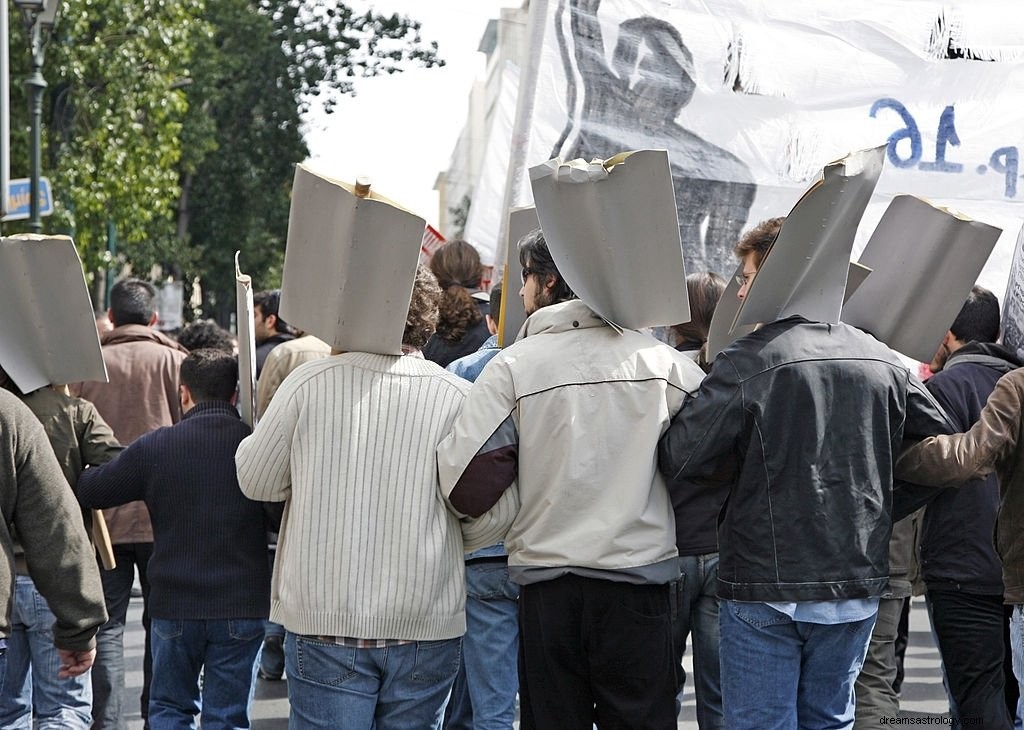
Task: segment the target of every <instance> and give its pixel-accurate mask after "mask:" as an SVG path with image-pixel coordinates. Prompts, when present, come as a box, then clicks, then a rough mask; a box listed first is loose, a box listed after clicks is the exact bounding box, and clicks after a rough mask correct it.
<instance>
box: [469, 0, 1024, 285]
mask: <svg viewBox="0 0 1024 730" xmlns="http://www.w3.org/2000/svg"><path fill="white" fill-rule="evenodd" d="M530 12H531V16H530V26H531V28H530V32H531V48H532V50H531V51H530V57H529V58H528V59H527V61H526V62H525V63H524V66H523V68H522V69H521V73H520V78H521V81H520V94H519V99H518V106H517V119H516V131H515V132H514V134H513V136H512V152H511V169H510V173H509V188H508V191H507V194H506V200H505V204H506V205H507V206H525V205H529V204H530V203H531V202H532V198H531V195H530V190H529V180H528V176H527V174H526V170H527V169H528V168H529V167H531V166H533V165H536V164H539V163H541V162H543V161H545V160H547V159H550V158H553V157H562V158H575V157H584V158H587V159H590V158H595V157H596V158H602V159H604V158H607V157H610V156H612V155H613V154H615V153H618V152H620V151H623V150H630V149H651V148H663V149H667V150H668V152H669V155H670V158H671V162H672V171H673V178H674V182H675V194H676V201H677V205H678V212H679V225H680V233H681V237H682V240H683V246H684V251H685V255H686V265H687V269H688V270H689V271H702V270H708V269H711V270H714V271H717V272H718V273H720V274H723V275H728V274H730V273H731V272H732V271H733V269H734V267H735V261H734V259H733V257H732V254H731V249H732V245H733V243H734V242H735V241H736V239H737V238H738V236H739V235H740V233H741V232H742V231H743V230H745V229H746V228H748V227H750V226H751V225H753V224H754V223H756V222H758V221H760V220H762V219H764V218H767V217H771V216H777V215H784V214H785V213H786V212H787V211H789V210H790V209H791V208H792V206H793V204H794V203H795V202H796V200H797V198H798V196H799V195H800V193H801V192H802V191H803V190H804V189H805V188H806V186H807V184H808V182H809V181H810V178H811V177H812V176H813V175H814V174H816V173H817V172H818V171H819V170H820V169H821V168H822V167H823V166H824V165H826V164H827V163H828V162H830V161H832V160H837V159H839V158H841V157H843V156H844V155H846V154H847V153H848V152H850V151H853V150H858V149H866V148H870V147H874V146H878V145H886V146H887V150H886V163H885V168H884V170H883V172H882V176H881V178H880V180H879V183H878V187H877V188H876V191H875V195H874V197H873V198H872V202H871V204H870V205H869V206H868V209H867V212H866V213H865V216H864V219H863V221H862V223H861V226H860V229H859V231H858V235H857V244H856V245H855V249H854V256H855V257H856V255H857V254H859V252H860V250H861V249H862V248H863V246H864V244H865V243H866V241H867V238H868V236H869V235H870V233H871V231H872V229H873V228H874V226H875V224H876V223H877V222H878V220H879V218H880V217H881V215H882V213H883V212H884V210H885V207H886V205H887V204H888V202H889V201H890V200H891V199H892V197H893V196H894V195H897V194H901V193H910V194H913V195H916V196H919V197H924V198H927V199H929V200H931V201H933V202H935V203H936V204H939V205H944V206H949V207H952V208H954V209H957V210H961V211H963V212H964V213H966V214H967V215H969V216H971V217H973V218H976V219H978V220H981V221H984V222H986V223H990V224H992V225H995V226H998V227H1000V228H1003V229H1005V233H1004V234H1003V237H1002V239H1000V242H999V243H998V244H997V246H996V249H995V252H994V253H993V255H992V257H991V258H990V260H989V263H988V265H987V266H986V268H985V270H984V271H983V273H982V275H981V278H980V283H982V285H984V286H987V287H988V288H990V289H993V290H994V291H996V293H997V294H1002V292H1003V290H1004V288H1005V283H1006V277H1007V272H1008V269H1009V262H1010V258H1011V256H1012V252H1013V244H1014V241H1015V240H1016V236H1017V232H1018V230H1019V229H1020V226H1021V217H1022V214H1024V207H1022V206H1021V205H1020V202H1021V200H1022V199H1024V181H1022V180H1021V172H1022V170H1021V161H1020V148H1021V145H1022V143H1024V63H1022V59H1024V3H1020V4H1017V3H991V2H990V3H971V4H966V3H960V4H954V3H941V2H929V1H926V0H918V1H907V0H874V1H873V2H871V3H850V2H848V1H846V0H789V1H788V2H785V3H778V2H761V3H758V2H751V1H750V0H716V2H714V3H708V2H703V1H701V0H533V1H532V2H531V9H530ZM476 204H477V201H474V207H475V206H476ZM638 233H642V232H638ZM907 233H908V235H913V231H908V232H907Z"/></svg>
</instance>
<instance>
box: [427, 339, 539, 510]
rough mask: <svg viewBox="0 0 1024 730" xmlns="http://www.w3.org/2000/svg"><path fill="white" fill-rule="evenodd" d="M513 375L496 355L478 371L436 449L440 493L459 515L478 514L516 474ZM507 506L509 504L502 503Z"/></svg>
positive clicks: (517, 469)
mask: <svg viewBox="0 0 1024 730" xmlns="http://www.w3.org/2000/svg"><path fill="white" fill-rule="evenodd" d="M517 421H518V419H517V414H516V394H515V389H514V385H513V381H512V376H511V373H510V372H509V369H508V365H507V364H506V362H505V360H504V358H503V357H502V356H501V355H498V356H497V357H495V358H494V359H493V360H491V362H490V364H488V366H487V367H486V368H484V369H483V372H481V374H480V377H479V378H478V379H477V381H476V382H475V383H474V384H473V387H472V388H471V389H470V391H469V395H468V396H467V397H466V400H465V401H464V402H463V404H462V410H461V411H460V412H459V415H458V416H456V418H455V423H454V424H453V426H452V431H451V433H449V434H448V436H447V437H445V439H444V440H443V441H442V442H441V443H440V445H439V446H438V447H437V467H438V476H439V477H440V484H441V493H442V496H444V498H445V500H446V501H447V502H448V505H449V506H450V507H451V509H452V510H453V511H454V512H455V513H456V514H457V515H459V516H460V517H462V516H465V515H469V516H470V517H480V516H481V515H483V514H484V513H485V512H487V511H488V510H489V509H491V508H492V507H493V506H494V505H495V504H497V503H498V502H499V500H501V497H502V495H503V494H504V493H505V491H506V490H508V489H509V487H511V486H512V484H513V483H514V482H515V480H516V477H517V476H518V474H519V425H518V422H517ZM504 506H505V508H506V509H507V510H510V509H511V507H512V504H511V502H505V503H504Z"/></svg>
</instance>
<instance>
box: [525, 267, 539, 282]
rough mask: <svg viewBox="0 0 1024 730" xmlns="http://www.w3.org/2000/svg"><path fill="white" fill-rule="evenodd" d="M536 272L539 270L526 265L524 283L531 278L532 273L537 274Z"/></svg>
mask: <svg viewBox="0 0 1024 730" xmlns="http://www.w3.org/2000/svg"><path fill="white" fill-rule="evenodd" d="M536 273H537V272H536V271H534V270H533V269H531V268H530V267H529V266H524V267H523V283H524V284H525V283H526V280H527V279H529V278H530V274H536Z"/></svg>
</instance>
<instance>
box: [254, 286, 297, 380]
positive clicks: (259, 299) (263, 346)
mask: <svg viewBox="0 0 1024 730" xmlns="http://www.w3.org/2000/svg"><path fill="white" fill-rule="evenodd" d="M280 307H281V290H280V289H271V290H268V291H261V292H256V293H255V294H253V297H252V315H253V332H254V334H255V335H256V377H257V378H258V377H259V376H260V373H261V372H263V362H264V361H265V360H266V359H267V355H269V354H270V351H271V350H273V349H274V348H275V347H277V346H278V345H280V344H281V343H282V342H288V341H289V340H294V339H295V331H294V330H293V329H292V327H291V325H289V324H288V323H287V322H285V321H284V320H283V319H281V317H280V315H278V313H277V312H278V309H280Z"/></svg>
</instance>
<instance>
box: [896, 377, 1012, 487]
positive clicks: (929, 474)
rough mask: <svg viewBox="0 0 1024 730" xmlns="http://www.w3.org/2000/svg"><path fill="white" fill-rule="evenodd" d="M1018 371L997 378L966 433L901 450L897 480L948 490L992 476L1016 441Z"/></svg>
mask: <svg viewBox="0 0 1024 730" xmlns="http://www.w3.org/2000/svg"><path fill="white" fill-rule="evenodd" d="M1020 372H1021V371H1014V372H1011V373H1009V374H1007V375H1004V376H1003V377H1002V378H1000V380H999V382H998V383H996V387H995V389H994V390H993V391H992V395H990V396H989V399H988V403H986V404H985V408H984V409H982V411H981V417H980V418H979V419H978V422H977V423H975V424H974V426H972V427H971V430H970V431H967V432H966V433H960V434H954V435H939V436H931V437H929V438H926V439H924V440H923V441H921V442H920V443H918V444H916V445H914V446H911V447H910V448H909V449H907V450H906V451H904V452H903V454H902V456H900V459H899V461H898V462H897V464H896V476H897V478H899V479H906V480H909V481H915V482H922V483H924V484H932V485H935V486H939V487H948V486H954V485H957V484H961V483H963V482H966V481H968V480H970V479H976V478H980V477H984V476H988V475H989V474H990V473H992V471H993V470H994V469H995V468H996V467H997V466H998V465H999V463H1000V462H1002V461H1003V460H1005V459H1006V458H1007V456H1008V455H1009V454H1011V453H1012V452H1013V451H1014V450H1015V449H1016V448H1017V444H1018V442H1019V440H1020V430H1021V405H1022V403H1021V392H1020V388H1019V386H1018V384H1017V381H1018V380H1020V379H1021V377H1022V376H1021V375H1020V374H1019V373H1020Z"/></svg>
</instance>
